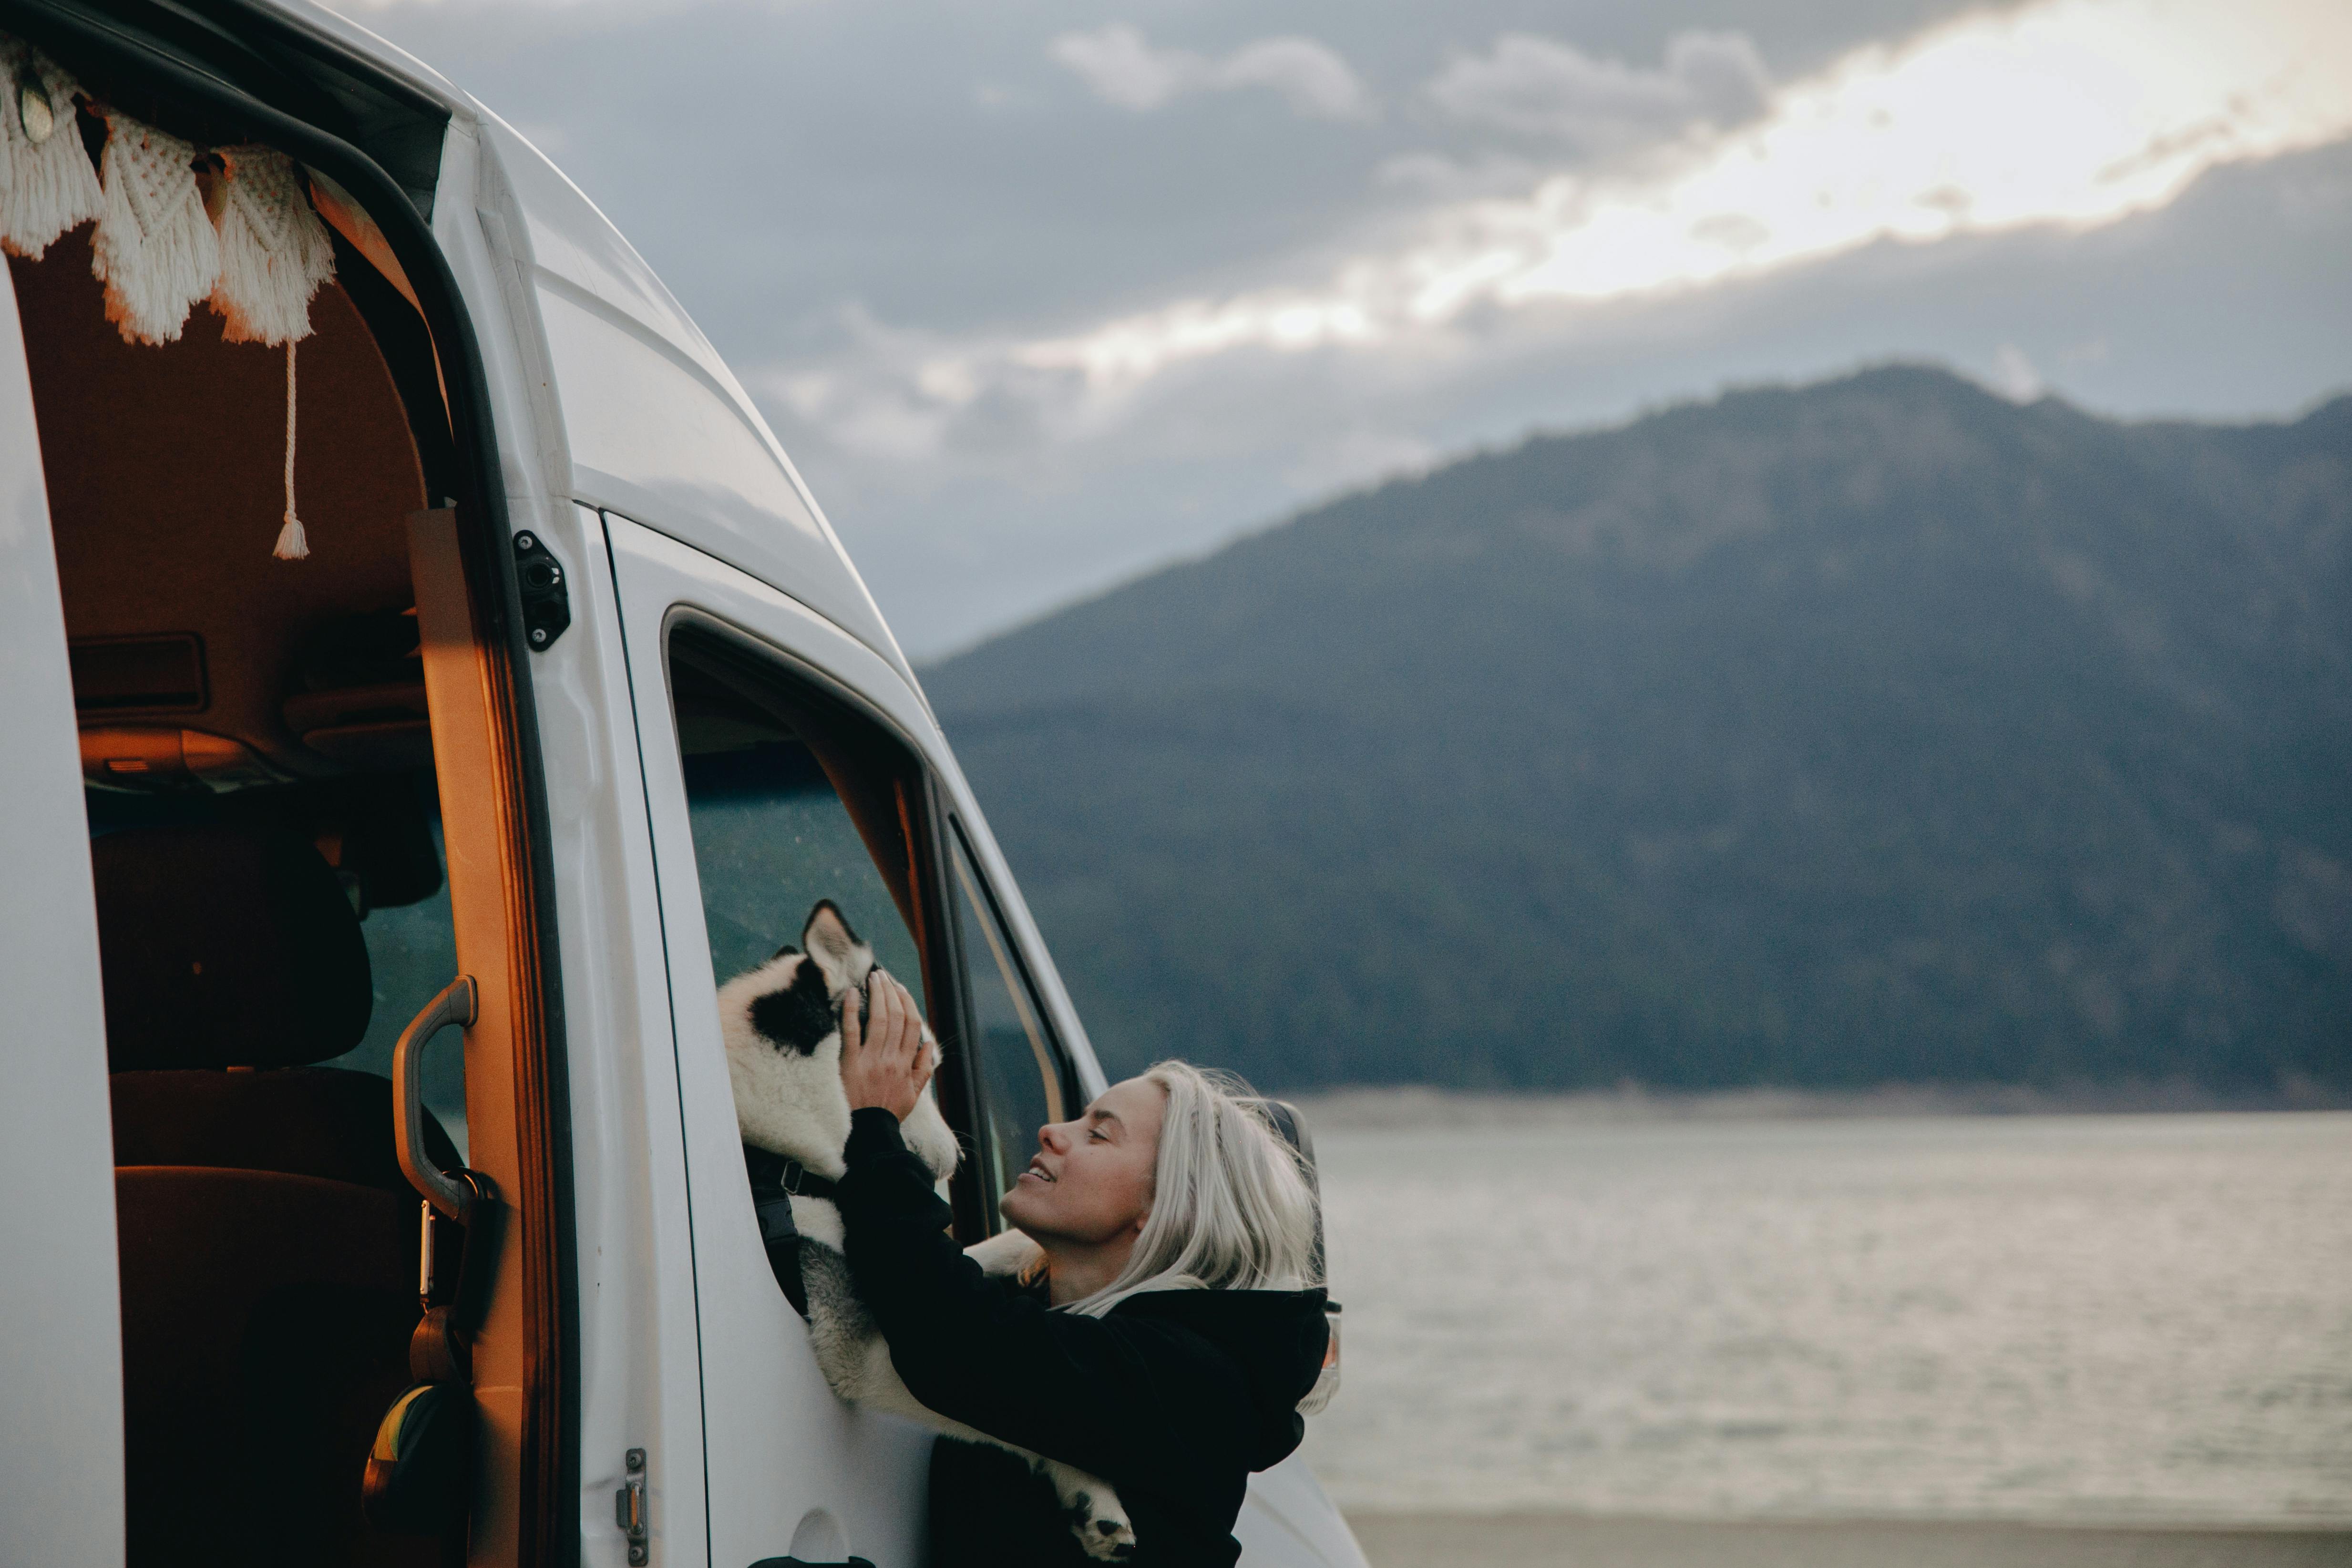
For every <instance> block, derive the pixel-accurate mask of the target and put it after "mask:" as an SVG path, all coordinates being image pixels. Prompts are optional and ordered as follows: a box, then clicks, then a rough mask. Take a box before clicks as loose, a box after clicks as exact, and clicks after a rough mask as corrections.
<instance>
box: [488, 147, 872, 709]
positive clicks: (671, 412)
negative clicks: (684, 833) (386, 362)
mask: <svg viewBox="0 0 2352 1568" xmlns="http://www.w3.org/2000/svg"><path fill="white" fill-rule="evenodd" d="M475 112H476V120H475V132H476V134H477V136H478V138H479V141H480V144H481V149H482V152H483V153H484V154H485V155H486V156H487V157H488V158H489V159H491V160H494V161H495V162H496V163H497V165H498V169H499V174H500V176H501V177H502V179H503V183H504V185H505V192H504V194H505V196H506V199H507V200H508V201H510V202H511V204H512V206H513V213H512V216H513V219H514V222H513V224H512V225H510V227H509V233H508V235H507V236H506V244H507V246H509V248H510V251H511V262H512V265H513V266H514V267H516V269H517V271H518V273H519V275H520V277H523V278H524V279H526V280H527V282H528V283H529V285H530V297H531V298H530V309H531V311H532V312H533V313H534V314H535V315H536V316H537V317H538V319H539V320H538V328H539V331H540V333H541V342H542V343H543V344H544V345H545V351H546V355H547V363H546V367H545V369H546V377H545V393H544V395H547V396H551V398H552V400H553V402H554V404H555V406H556V407H557V408H558V409H560V410H561V415H560V418H561V431H562V443H563V448H564V450H563V452H562V455H561V456H560V457H558V458H557V459H556V460H557V461H558V462H560V463H561V464H562V465H563V472H562V473H561V474H560V476H557V477H556V479H555V484H556V487H557V488H558V489H559V490H560V491H561V492H562V493H563V494H565V495H567V496H569V497H572V499H575V500H579V501H583V502H586V503H588V504H590V505H602V506H605V507H611V508H613V509H614V510H616V511H619V512H621V513H622V514H623V515H625V516H627V517H632V518H634V519H635V521H636V522H638V523H639V524H641V525H643V526H645V527H647V528H654V529H656V530H657V531H659V532H662V533H666V534H668V535H669V536H670V537H672V538H677V539H681V540H683V541H685V542H686V543H688V544H690V545H692V546H694V547H695V548H696V549H699V550H701V551H703V552H704V553H705V554H707V555H709V556H712V557H714V558H716V559H719V560H723V561H726V562H728V563H729V564H730V565H732V566H736V567H739V568H740V569H742V570H745V571H747V572H749V573H751V575H752V576H754V577H757V578H759V579H760V580H762V581H764V582H769V583H773V584H777V585H780V586H782V588H783V589H784V591H787V592H789V593H790V594H791V595H792V596H793V598H795V599H798V600H800V601H803V603H805V604H807V605H809V606H810V607H812V608H813V609H814V610H816V611H817V612H819V613H821V614H823V615H824V616H825V617H826V618H827V619H829V620H831V621H833V622H835V624H837V625H839V626H841V627H844V628H845V629H846V630H847V631H848V632H850V634H851V635H853V636H855V637H856V638H857V639H858V640H859V641H860V642H862V643H866V646H868V647H869V648H872V649H873V650H874V651H875V652H876V653H878V654H880V655H881V657H882V659H883V661H884V662H885V663H886V664H889V665H890V666H891V667H892V668H893V669H894V670H896V671H897V672H898V674H900V675H901V676H903V677H904V678H905V679H906V680H907V681H908V683H910V684H911V682H912V679H913V673H912V670H911V668H910V666H908V663H907V659H906V655H905V654H904V653H901V652H900V651H899V648H898V642H897V640H896V639H895V638H893V637H892V636H891V634H890V629H889V627H888V626H887V625H886V624H885V623H884V622H883V620H882V612H881V611H880V610H879V609H878V608H877V607H876V605H875V602H874V598H873V595H872V594H870V593H868V592H867V591H866V584H865V582H864V580H862V579H860V578H859V577H858V575H857V570H856V568H855V567H853V566H852V565H851V564H850V562H849V557H848V555H847V554H846V552H845V551H844V550H843V549H842V548H841V543H840V540H839V539H838V538H835V536H834V532H833V528H832V526H831V525H830V524H829V523H827V522H826V521H825V518H824V512H823V510H822V509H820V508H819V507H818V506H817V504H816V501H815V498H814V497H812V496H811V495H810V494H809V492H808V487H807V486H805V485H803V483H802V482H801V477H800V475H799V474H798V473H797V472H795V471H794V469H793V465H792V462H791V460H790V459H789V458H787V457H786V456H785V455H784V450H783V448H782V446H781V445H780V444H778V443H777V441H776V438H775V435H774V434H773V433H772V432H771V431H770V430H769V428H768V424H767V421H766V420H764V419H762V418H761V416H760V413H759V411H758V410H757V409H756V408H754V407H753V406H752V404H751V398H750V396H749V395H748V394H747V393H746V392H744V390H743V387H742V384H741V383H740V382H738V381H737V380H736V379H735V375H734V372H732V371H730V370H729V369H728V368H727V366H726V364H725V362H724V361H721V360H720V359H719V355H718V353H717V351H716V350H713V349H712V348H711V346H710V342H709V340H708V339H707V338H705V337H704V336H703V335H702V332H701V330H700V329H698V328H697V327H696V326H695V325H694V323H693V321H692V320H691V319H689V318H688V316H687V314H686V312H685V310H684V308H681V307H680V306H679V305H678V303H677V299H676V298H674V297H673V296H672V295H671V294H670V292H669V290H668V289H667V288H666V287H663V286H662V284H661V281H660V280H659V279H658V278H656V277H654V275H653V272H652V270H651V269H650V268H648V267H646V263H645V259H644V258H643V257H642V256H638V255H637V253H636V251H635V248H634V247H632V246H630V245H629V243H628V241H627V240H625V239H624V238H622V237H621V235H620V232H619V231H618V230H617V229H615V228H614V226H613V225H612V224H611V223H610V222H608V221H607V220H606V219H605V217H604V214H602V213H600V212H598V211H597V210H596V207H595V204H593V203H592V202H591V201H589V199H588V198H587V197H586V196H585V195H583V194H582V193H581V191H580V188H579V187H578V186H576V185H574V184H573V183H572V182H571V181H570V180H568V179H566V178H565V177H564V176H563V174H562V172H561V171H560V170H558V169H557V168H556V167H555V165H554V164H552V163H551V162H548V161H547V159H546V158H545V157H544V156H542V155H541V153H540V152H539V150H538V149H537V148H535V147H533V146H531V144H530V142H529V141H525V140H524V139H523V138H522V136H521V135H520V134H519V133H518V132H517V131H515V130H514V129H513V128H512V127H511V126H509V125H507V124H506V123H505V122H504V121H503V120H499V118H498V117H497V116H496V115H494V114H491V113H489V112H488V110H481V109H479V108H478V106H477V109H476V111H475ZM445 200H446V193H445Z"/></svg>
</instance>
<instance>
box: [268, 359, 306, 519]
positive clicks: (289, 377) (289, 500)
mask: <svg viewBox="0 0 2352 1568" xmlns="http://www.w3.org/2000/svg"><path fill="white" fill-rule="evenodd" d="M296 342H297V340H296V339H293V338H289V339H287V340H286V521H285V523H284V524H283V526H281V527H280V528H278V548H277V549H274V550H272V551H270V552H269V553H270V554H272V555H274V556H276V557H277V558H278V559H279V560H300V559H303V558H304V557H305V556H308V555H309V554H310V539H309V538H308V537H307V536H305V535H304V533H303V531H302V519H301V518H300V517H296V516H295V515H294V345H295V343H296Z"/></svg>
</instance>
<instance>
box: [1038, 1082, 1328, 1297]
mask: <svg viewBox="0 0 2352 1568" xmlns="http://www.w3.org/2000/svg"><path fill="white" fill-rule="evenodd" d="M1141 1076H1142V1078H1143V1080H1144V1081H1145V1082H1149V1083H1156V1084H1158V1085H1159V1086H1160V1090H1161V1092H1164V1093H1165V1094H1166V1095H1167V1096H1168V1104H1167V1109H1166V1111H1165V1112H1164V1113H1163V1114H1162V1115H1161V1117H1160V1157H1159V1159H1158V1161H1157V1163H1156V1164H1155V1165H1154V1166H1153V1171H1152V1193H1151V1212H1150V1216H1149V1217H1148V1218H1146V1219H1145V1220H1144V1222H1143V1231H1142V1234H1140V1235H1139V1236H1138V1237H1137V1238H1136V1239H1135V1250H1134V1251H1133V1252H1132V1253H1131V1254H1130V1255H1129V1258H1128V1260H1127V1267H1126V1268H1124V1269H1122V1270H1119V1273H1118V1278H1116V1279H1114V1280H1113V1281H1111V1282H1110V1283H1109V1284H1108V1285H1106V1286H1104V1287H1103V1288H1102V1289H1101V1290H1099V1291H1096V1292H1095V1293H1094V1294H1092V1295H1090V1296H1087V1297H1085V1298H1083V1299H1082V1300H1079V1301H1073V1302H1071V1303H1070V1304H1069V1307H1068V1309H1067V1310H1068V1311H1070V1312H1084V1313H1086V1314H1087V1316H1089V1317H1100V1316H1101V1315H1102V1314H1103V1313H1105V1312H1108V1311H1110V1310H1111V1308H1113V1307H1115V1306H1117V1305H1118V1303H1119V1302H1121V1301H1125V1300H1126V1299H1127V1298H1128V1297H1129V1296H1132V1295H1137V1294H1139V1293H1140V1292H1142V1291H1304V1290H1309V1289H1312V1288H1314V1287H1316V1286H1318V1285H1320V1284H1322V1283H1323V1280H1322V1278H1321V1274H1322V1269H1321V1265H1320V1263H1319V1261H1318V1259H1317V1258H1316V1255H1315V1252H1316V1249H1315V1229H1316V1225H1315V1221H1316V1197H1315V1188H1314V1186H1313V1184H1312V1183H1311V1182H1310V1181H1309V1179H1308V1177H1307V1170H1306V1167H1305V1166H1304V1165H1303V1164H1302V1163H1301V1161H1300V1159H1299V1156H1298V1153H1297V1150H1295V1149H1293V1148H1292V1147H1291V1146H1290V1145H1289V1143H1288V1142H1287V1141H1286V1139H1285V1138H1284V1137H1283V1135H1282V1134H1280V1133H1278V1132H1276V1131H1275V1127H1274V1123H1273V1121H1272V1120H1271V1119H1270V1118H1269V1117H1268V1116H1267V1114H1266V1112H1265V1105H1264V1103H1263V1102H1262V1101H1261V1100H1260V1099H1259V1098H1258V1097H1257V1094H1256V1092H1255V1091H1254V1090H1252V1089H1251V1088H1250V1086H1249V1085H1248V1084H1247V1083H1244V1082H1242V1081H1241V1080H1240V1079H1239V1078H1236V1077H1234V1075H1233V1074H1231V1073H1228V1072H1219V1071H1213V1070H1203V1069H1202V1068H1198V1067H1195V1066H1193V1065H1192V1063H1191V1062H1188V1061H1161V1062H1156V1063H1154V1064H1153V1065H1152V1066H1150V1068H1147V1069H1146V1070H1145V1071H1143V1073H1142V1074H1141Z"/></svg>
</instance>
